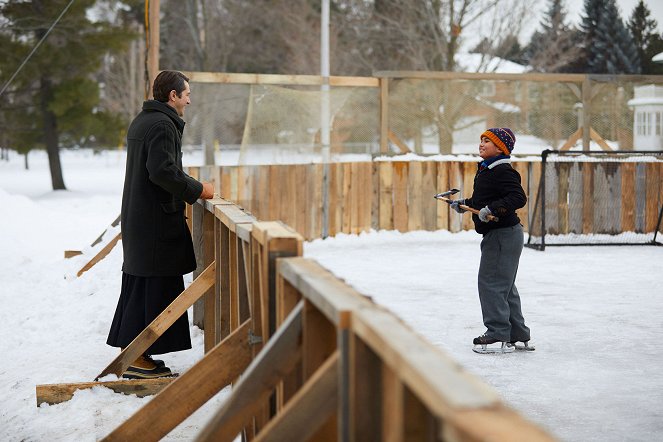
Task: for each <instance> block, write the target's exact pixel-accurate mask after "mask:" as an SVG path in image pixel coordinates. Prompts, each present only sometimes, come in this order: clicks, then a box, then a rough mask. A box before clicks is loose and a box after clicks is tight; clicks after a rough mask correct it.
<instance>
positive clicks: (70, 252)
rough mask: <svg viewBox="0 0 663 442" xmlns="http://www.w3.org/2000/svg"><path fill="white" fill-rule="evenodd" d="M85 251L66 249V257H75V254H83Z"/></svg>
mask: <svg viewBox="0 0 663 442" xmlns="http://www.w3.org/2000/svg"><path fill="white" fill-rule="evenodd" d="M82 254H83V252H82V251H80V250H65V251H64V259H69V258H73V257H74V256H78V255H82Z"/></svg>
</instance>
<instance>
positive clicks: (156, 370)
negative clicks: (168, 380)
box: [122, 356, 173, 379]
mask: <svg viewBox="0 0 663 442" xmlns="http://www.w3.org/2000/svg"><path fill="white" fill-rule="evenodd" d="M172 375H173V373H172V372H171V371H170V368H168V367H166V366H161V367H158V366H157V365H156V364H154V363H153V362H152V361H151V360H150V359H149V358H147V357H145V356H141V357H139V358H138V359H136V361H135V362H134V363H133V365H130V366H129V368H127V370H126V371H125V372H124V374H123V375H122V377H123V378H125V379H153V378H162V377H166V376H172Z"/></svg>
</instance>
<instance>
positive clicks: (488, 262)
mask: <svg viewBox="0 0 663 442" xmlns="http://www.w3.org/2000/svg"><path fill="white" fill-rule="evenodd" d="M515 143H516V137H515V135H514V134H513V131H511V129H509V128H506V127H502V128H492V129H488V130H487V131H485V132H484V133H482V134H481V142H480V144H479V155H480V156H481V158H482V159H483V161H482V162H481V163H479V165H478V169H477V173H476V176H475V177H474V190H473V192H472V197H471V198H467V199H465V200H456V201H454V202H453V203H452V204H451V208H452V209H454V210H455V211H457V212H458V213H463V212H465V210H463V209H462V208H461V207H460V205H466V206H470V207H472V208H474V209H477V210H479V214H478V215H474V214H473V215H472V220H473V221H474V226H475V230H476V231H477V233H480V234H482V235H483V240H482V241H481V263H480V265H479V278H478V280H479V300H480V302H481V312H482V314H483V323H484V325H485V326H486V329H487V330H486V332H485V333H484V334H482V335H481V336H479V337H477V338H474V341H473V343H474V349H473V350H474V351H475V352H477V353H507V352H512V351H513V350H514V349H516V348H518V349H528V350H531V349H533V347H529V346H528V342H529V339H530V331H529V328H528V327H527V326H526V325H525V319H524V318H523V314H522V312H521V308H520V296H519V294H518V290H517V289H516V285H515V281H516V273H517V271H518V263H519V261H520V254H521V252H522V250H523V226H522V225H521V224H520V219H519V218H518V215H516V210H517V209H520V208H521V207H523V206H525V203H526V202H527V197H526V196H525V192H524V190H523V188H522V186H521V184H520V175H519V174H518V172H516V170H514V169H513V167H511V157H510V155H511V151H512V150H513V147H514V144H515ZM490 215H492V216H494V217H497V218H498V220H497V221H495V220H490V219H489V218H492V217H490ZM520 343H522V344H520Z"/></svg>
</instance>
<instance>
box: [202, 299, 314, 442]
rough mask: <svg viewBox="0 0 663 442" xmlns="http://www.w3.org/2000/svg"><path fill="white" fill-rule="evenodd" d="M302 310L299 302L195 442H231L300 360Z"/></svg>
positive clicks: (301, 304)
mask: <svg viewBox="0 0 663 442" xmlns="http://www.w3.org/2000/svg"><path fill="white" fill-rule="evenodd" d="M303 309H304V302H303V301H301V302H300V303H299V304H297V307H296V308H295V309H294V310H293V311H292V313H291V314H290V315H289V316H288V319H287V320H286V321H285V322H284V324H283V326H282V327H281V328H279V329H278V330H277V331H276V333H275V334H274V336H273V337H272V339H270V340H269V342H268V343H267V345H265V347H264V349H263V350H262V351H261V352H260V353H259V354H258V357H257V358H256V359H254V360H253V362H252V363H251V365H249V367H248V368H247V369H246V370H245V371H244V374H243V375H242V378H241V379H240V380H239V382H238V383H237V384H236V385H235V388H234V389H233V394H232V396H230V398H229V399H228V400H227V401H226V402H225V403H224V405H223V407H222V408H221V410H219V412H218V413H217V414H216V415H215V416H214V417H213V418H212V420H211V421H210V422H209V423H208V424H207V425H206V426H205V428H203V430H202V431H201V432H200V434H199V435H198V437H197V438H196V440H197V441H214V442H225V441H228V442H230V441H233V440H234V439H235V437H236V436H237V435H238V434H239V432H240V431H241V430H242V428H243V427H244V426H245V424H246V423H247V422H249V419H250V418H251V416H252V415H253V414H254V413H255V412H256V411H258V410H259V409H260V407H261V406H262V405H263V404H264V401H265V400H266V399H267V397H269V395H270V394H271V393H272V391H273V390H274V388H275V387H276V385H277V383H278V382H279V381H280V380H281V379H282V378H283V377H284V376H285V375H287V374H288V373H289V372H290V370H291V369H292V367H293V366H294V364H295V363H296V362H297V361H299V360H300V353H301V333H302V311H303Z"/></svg>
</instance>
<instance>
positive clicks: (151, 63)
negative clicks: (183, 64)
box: [145, 0, 160, 99]
mask: <svg viewBox="0 0 663 442" xmlns="http://www.w3.org/2000/svg"><path fill="white" fill-rule="evenodd" d="M146 6H148V23H147V29H146V31H147V75H148V77H149V83H148V84H147V89H148V90H147V91H146V94H145V96H146V97H147V98H150V99H151V98H153V97H152V84H153V83H154V79H155V78H156V76H157V74H158V73H159V9H160V0H146Z"/></svg>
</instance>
